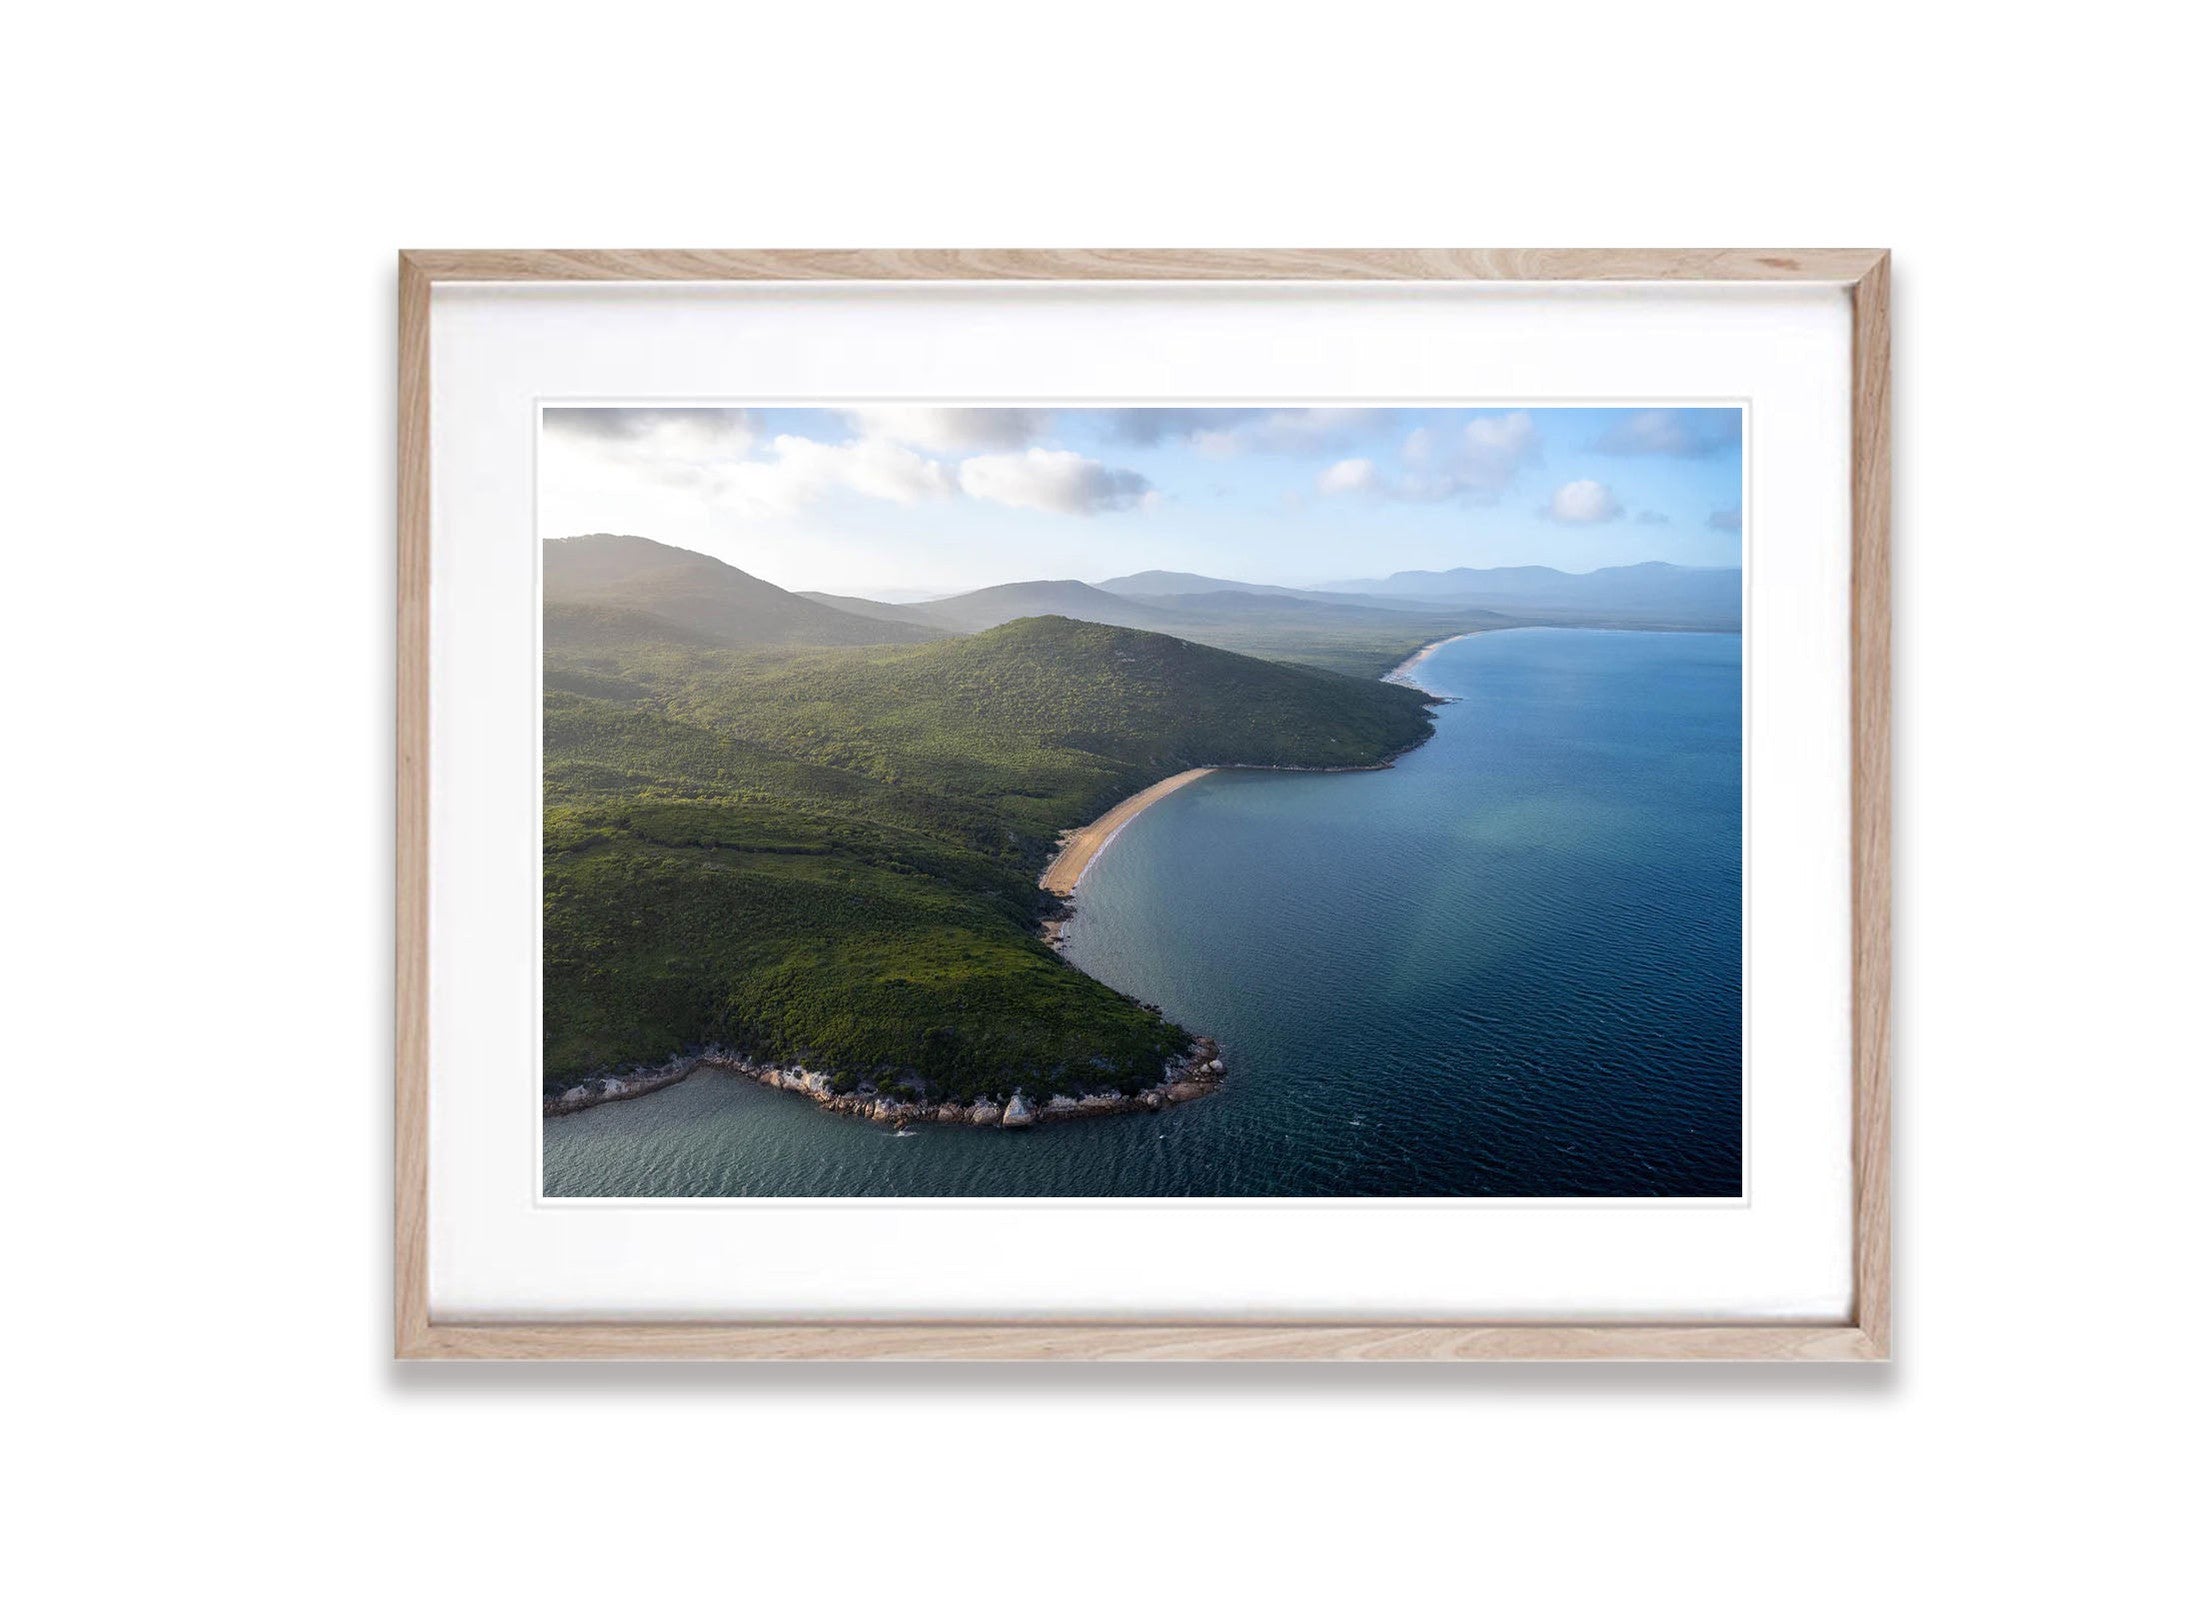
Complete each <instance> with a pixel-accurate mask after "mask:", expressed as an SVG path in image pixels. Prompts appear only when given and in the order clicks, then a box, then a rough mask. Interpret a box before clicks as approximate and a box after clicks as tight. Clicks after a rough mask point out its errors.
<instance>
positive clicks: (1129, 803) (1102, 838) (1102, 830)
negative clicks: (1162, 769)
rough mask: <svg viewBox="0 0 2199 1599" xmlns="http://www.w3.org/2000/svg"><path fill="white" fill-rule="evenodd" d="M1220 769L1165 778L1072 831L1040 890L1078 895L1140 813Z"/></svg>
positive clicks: (1193, 770)
mask: <svg viewBox="0 0 2199 1599" xmlns="http://www.w3.org/2000/svg"><path fill="white" fill-rule="evenodd" d="M1220 770H1221V768H1220V767H1218V766H1194V767H1192V768H1191V769H1190V770H1188V771H1183V772H1178V773H1177V774H1176V775H1175V776H1173V777H1164V778H1162V779H1161V780H1160V781H1159V782H1158V783H1154V784H1152V785H1150V786H1149V787H1146V788H1141V789H1139V790H1138V791H1137V792H1136V793H1135V794H1133V795H1131V796H1130V797H1129V798H1128V799H1126V800H1124V801H1123V802H1122V803H1121V804H1119V805H1116V806H1114V807H1112V808H1111V809H1109V810H1108V811H1107V812H1105V813H1104V814H1103V815H1102V816H1101V817H1100V818H1099V819H1098V820H1097V821H1094V822H1088V823H1086V824H1085V825H1084V826H1082V827H1072V828H1070V829H1069V830H1068V831H1067V832H1065V833H1063V834H1062V835H1061V837H1060V846H1061V847H1060V848H1059V849H1057V850H1056V851H1055V852H1054V858H1053V859H1052V860H1050V861H1048V862H1047V863H1046V870H1045V871H1044V872H1042V873H1040V874H1039V879H1038V886H1039V887H1040V888H1043V889H1045V890H1046V891H1047V892H1048V893H1049V894H1059V895H1061V896H1062V897H1063V898H1067V897H1068V896H1069V895H1071V894H1073V893H1075V892H1076V889H1077V883H1078V882H1079V881H1080V880H1081V879H1082V878H1083V876H1084V874H1085V872H1086V871H1087V870H1089V869H1090V867H1091V865H1092V862H1093V861H1095V860H1097V859H1098V858H1099V852H1100V851H1101V850H1103V849H1105V848H1106V847H1107V844H1108V841H1109V840H1110V839H1112V838H1113V837H1114V836H1115V835H1116V834H1117V833H1119V832H1121V831H1122V830H1123V829H1124V828H1125V827H1128V826H1129V825H1130V823H1131V822H1132V821H1134V820H1136V818H1137V816H1138V813H1139V812H1141V811H1143V810H1144V809H1145V808H1146V807H1147V806H1149V805H1151V804H1153V803H1154V802H1155V801H1157V800H1162V799H1166V798H1167V797H1168V796H1169V795H1171V794H1173V793H1175V792H1176V790H1178V789H1179V788H1184V787H1187V786H1189V785H1190V784H1192V783H1196V782H1197V781H1198V780H1199V779H1200V778H1202V777H1207V776H1210V775H1211V774H1213V773H1215V772H1218V771H1220Z"/></svg>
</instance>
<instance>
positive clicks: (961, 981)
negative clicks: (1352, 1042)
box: [543, 569, 1429, 1098]
mask: <svg viewBox="0 0 2199 1599" xmlns="http://www.w3.org/2000/svg"><path fill="white" fill-rule="evenodd" d="M728 570H730V569H728ZM545 666H546V673H547V681H548V691H547V694H546V698H545V707H544V778H545V806H546V810H545V828H544V846H545V847H544V908H545V919H544V1015H543V1029H544V1060H545V1074H546V1080H547V1083H548V1084H549V1086H552V1087H556V1086H559V1085H561V1084H563V1083H568V1082H571V1081H574V1080H576V1079H577V1078H579V1077H582V1076H585V1075H587V1074H588V1073H589V1072H591V1071H598V1070H602V1069H604V1068H606V1067H610V1066H615V1065H620V1064H625V1063H630V1062H644V1061H652V1060H656V1059H659V1058H662V1057H663V1056H664V1055H666V1054H668V1053H671V1052H673V1051H676V1050H680V1049H685V1048H690V1047H693V1046H694V1045H697V1044H700V1043H704V1042H721V1043H728V1044H734V1045H737V1046H739V1047H743V1048H746V1049H749V1050H751V1051H754V1052H757V1053H760V1054H764V1055H767V1056H769V1057H771V1058H774V1059H781V1060H790V1059H801V1060H804V1061H807V1062H809V1063H811V1064H814V1065H819V1066H823V1067H826V1068H829V1069H831V1070H833V1071H834V1072H835V1073H836V1074H837V1075H838V1076H840V1077H841V1078H843V1079H844V1081H845V1083H846V1085H847V1086H850V1087H852V1086H854V1085H855V1084H856V1083H858V1082H859V1081H866V1080H867V1081H870V1082H873V1083H876V1084H878V1085H879V1086H880V1087H901V1088H914V1087H915V1086H917V1085H918V1084H919V1083H921V1084H922V1085H923V1086H924V1087H926V1088H927V1089H928V1090H929V1091H931V1092H932V1093H934V1094H935V1095H949V1096H954V1097H964V1098H966V1097H969V1096H972V1095H974V1094H976V1093H979V1092H987V1091H990V1092H996V1093H999V1092H1006V1091H1009V1090H1012V1089H1015V1088H1019V1087H1020V1088H1023V1089H1026V1090H1028V1091H1032V1092H1055V1091H1081V1090H1086V1089H1093V1088H1104V1087H1117V1088H1122V1089H1126V1090H1127V1089H1134V1088H1138V1087H1143V1086H1145V1085H1146V1084H1148V1083H1150V1082H1151V1081H1153V1080H1154V1079H1155V1078H1156V1076H1157V1074H1158V1070H1159V1067H1160V1064H1161V1062H1162V1061H1164V1060H1165V1059H1166V1058H1167V1057H1168V1056H1169V1055H1170V1054H1172V1053H1174V1052H1175V1051H1176V1050H1178V1049H1180V1048H1181V1047H1182V1046H1183V1044H1184V1042H1185V1039H1184V1035H1183V1034H1182V1032H1181V1030H1180V1029H1178V1028H1176V1027H1175V1026H1174V1025H1173V1024H1171V1023H1169V1022H1167V1021H1166V1020H1164V1019H1163V1018H1161V1017H1159V1016H1157V1015H1155V1014H1153V1013H1152V1012H1150V1011H1148V1010H1145V1009H1144V1008H1142V1007H1141V1006H1139V1005H1138V1004H1136V1003H1135V1002H1133V1001H1132V1000H1130V999H1128V998H1126V997H1124V996H1123V995H1120V994H1117V993H1115V992H1114V991H1112V990H1110V989H1108V988H1106V987H1104V986H1103V985H1101V984H1100V983H1098V982H1096V981H1094V980H1093V979H1091V978H1089V977H1086V976H1085V975H1084V974H1083V973H1081V972H1079V971H1077V970H1076V969H1075V968H1073V967H1071V966H1069V965H1067V964H1066V963H1064V962H1063V961H1061V960H1060V959H1058V958H1057V957H1056V956H1055V955H1054V954H1053V953H1052V952H1051V951H1050V950H1048V949H1047V948H1046V947H1045V945H1043V944H1042V943H1041V942H1040V941H1039V939H1038V938H1037V936H1036V933H1037V925H1038V922H1039V919H1040V918H1041V916H1042V915H1044V914H1046V913H1047V912H1048V911H1049V910H1051V909H1052V908H1053V901H1052V900H1051V899H1050V897H1049V896H1047V895H1046V894H1045V893H1044V892H1043V891H1042V890H1041V889H1040V888H1039V887H1038V883H1037V877H1038V873H1039V870H1040V868H1041V867H1042V866H1043V864H1044V862H1045V860H1046V858H1047V857H1048V855H1049V854H1050V853H1051V851H1052V848H1053V844H1054V839H1055V836H1056V834H1057V833H1058V832H1059V831H1060V830H1061V829H1063V828H1065V827H1070V826H1074V825H1078V824H1081V823H1083V822H1086V821H1089V820H1091V819H1092V818H1094V817H1095V816H1097V815H1099V814H1100V813H1101V812H1102V811H1104V810H1105V809H1106V808H1107V807H1108V806H1110V805H1112V804H1113V803H1114V802H1115V801H1117V800H1119V799H1121V798H1123V797H1125V796H1126V795H1128V794H1131V793H1134V792H1135V791H1136V790H1138V789H1139V788H1142V787H1144V786H1145V785H1146V784H1148V783H1151V782H1153V781H1154V780H1156V779H1157V778H1159V777H1162V776H1165V775H1167V774H1168V773H1170V772H1175V771H1180V770H1183V769H1184V768H1186V767H1190V766H1200V765H1222V764H1258V765H1265V764H1277V765H1361V764H1368V763H1371V762H1374V761H1377V760H1381V759H1383V758H1386V757H1388V756H1390V755H1393V754H1395V753H1396V752H1398V751H1399V750H1401V749H1404V748H1406V747H1409V746H1410V745H1412V744H1413V743H1416V742H1417V741H1418V740H1419V739H1420V738H1422V737H1424V736H1425V734H1426V731H1427V727H1428V716H1427V707H1428V704H1429V702H1428V701H1427V699H1426V698H1425V697H1424V696H1422V695H1420V694H1418V693H1417V692H1415V691H1413V690H1410V689H1405V688H1401V687H1398V686H1396V685H1391V684H1383V683H1376V682H1368V681H1357V680H1353V679H1348V678H1344V677H1339V676H1337V675H1335V674H1333V673H1329V672H1325V671H1321V670H1317V669H1313V668H1308V667H1301V666H1292V665H1285V664H1278V663H1275V662H1269V661H1260V660H1253V659H1250V658H1247V657H1244V656H1239V655H1232V654H1229V653H1226V652H1224V651H1221V650H1216V649H1210V648H1206V647H1203V646H1201V645H1197V644H1192V643H1187V642H1185V641H1183V640H1181V639H1176V638H1171V637H1166V636H1162V635H1159V634H1154V633H1147V632H1137V631H1130V630H1126V629H1121V628H1115V627H1108V626H1103V625H1097V624H1092V623H1083V622H1076V621H1071V620H1067V619H1064V618H1061V617H1042V618H1035V619H1029V620H1021V621H1017V622H1013V623H1010V624H1008V625H1005V626H1002V627H998V628H994V629H992V630H990V631H988V632H985V633H981V634H978V635H976V636H974V637H968V638H956V639H947V640H941V641H939V642H933V643H924V644H915V645H898V646H881V647H876V648H869V649H784V650H728V649H722V648H715V647H710V646H704V645H698V644H696V643H694V642H693V640H692V638H691V637H679V636H672V635H660V636H653V637H646V638H635V639H631V640H628V639H622V638H619V637H616V636H612V635H610V634H607V633H604V632H602V631H601V630H598V631H596V632H594V633H590V634H587V635H586V636H582V635H581V634H580V633H579V632H578V630H574V631H572V632H569V633H567V634H566V635H565V636H563V637H553V638H552V639H550V641H549V642H548V644H547V659H546V663H545Z"/></svg>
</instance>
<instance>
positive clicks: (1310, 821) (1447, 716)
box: [543, 628, 1741, 1196]
mask: <svg viewBox="0 0 2199 1599" xmlns="http://www.w3.org/2000/svg"><path fill="white" fill-rule="evenodd" d="M1740 644H1741V641H1740V639H1739V638H1738V637H1736V636H1734V635H1730V634H1698V633H1602V632H1585V631H1575V630H1566V629H1539V628H1538V629H1529V630H1522V631H1518V632H1507V633H1489V634H1482V635H1478V636H1476V637H1473V638H1468V639H1463V640H1460V641H1458V642H1456V643H1452V644H1447V645H1445V646H1443V647H1442V648H1440V649H1439V650H1437V651H1436V652H1435V654H1434V655H1433V656H1431V657H1430V658H1429V659H1428V660H1427V661H1426V662H1424V663H1423V664H1422V665H1421V667H1420V668H1419V670H1418V672H1417V674H1416V675H1417V676H1418V679H1419V681H1420V682H1421V683H1423V684H1424V685H1425V686H1426V687H1427V688H1429V689H1430V690H1432V691H1434V692H1436V693H1439V694H1446V695H1453V696H1456V697H1457V703H1455V704H1450V705H1446V706H1443V707H1442V708H1441V709H1440V711H1439V712H1438V713H1437V724H1436V729H1437V730H1436V735H1435V737H1434V738H1433V739H1432V740H1430V741H1429V742H1428V743H1427V744H1426V745H1424V746H1422V747H1421V748H1420V749H1419V750H1416V751H1415V752H1413V753H1412V754H1410V755H1408V756H1406V757H1405V758H1404V759H1403V760H1402V761H1400V762H1399V763H1398V765H1397V766H1396V767H1395V768H1394V769H1393V770H1390V771H1384V772H1366V773H1342V774H1315V773H1282V772H1222V773H1217V774H1216V775H1214V776H1212V777H1209V778H1205V779H1203V780H1202V781H1200V782H1197V783H1194V784H1192V785H1191V786H1190V787H1188V788H1186V789H1183V790H1181V791H1179V792H1178V793H1176V794H1173V795H1171V796H1170V797H1168V798H1167V799H1165V800H1163V801H1161V802H1160V803H1159V804H1157V805H1155V806H1154V807H1153V808H1152V809H1151V810H1149V811H1147V812H1146V813H1145V814H1144V815H1142V816H1140V817H1139V818H1138V819H1137V820H1136V821H1135V822H1133V823H1132V824H1131V825H1130V826H1129V827H1128V828H1126V829H1125V830H1124V831H1122V832H1121V833H1119V834H1117V835H1116V836H1115V838H1114V840H1113V841H1112V842H1111V843H1110V844H1109V845H1108V847H1107V849H1106V850H1105V851H1104V852H1103V853H1102V855H1101V856H1100V858H1099V860H1098V861H1097V862H1096V863H1095V864H1094V865H1093V866H1092V868H1091V869H1090V870H1089V871H1088V872H1087V873H1086V874H1085V878H1084V881H1083V884H1082V886H1081V887H1080V888H1079V890H1078V893H1077V904H1078V910H1077V914H1076V916H1075V918H1074V919H1073V920H1072V921H1071V922H1070V924H1069V937H1068V945H1067V952H1068V954H1069V957H1070V958H1071V959H1072V960H1074V961H1075V962H1076V963H1077V964H1078V965H1079V966H1081V967H1083V968H1084V969H1085V970H1087V971H1089V972H1091V973H1092V974H1093V975H1094V976H1096V977H1098V978H1100V979H1101V980H1102V981H1104V982H1106V983H1109V984H1111V985H1112V986H1114V987H1115V988H1118V989H1120V990H1122V991H1123V992H1125V993H1128V994H1134V995H1136V996H1138V997H1139V998H1141V999H1147V1000H1151V1001H1153V1002H1155V1003H1157V1004H1158V1005H1160V1006H1161V1007H1162V1008H1163V1009H1164V1010H1165V1011H1166V1012H1167V1013H1168V1014H1169V1015H1170V1016H1171V1017H1173V1018H1175V1019H1176V1020H1177V1021H1180V1022H1182V1023H1183V1024H1184V1025H1185V1026H1187V1027H1189V1028H1191V1029H1192V1030H1193V1031H1195V1032H1200V1033H1206V1034H1210V1035H1212V1036H1213V1037H1215V1038H1218V1039H1220V1040H1221V1041H1222V1045H1223V1055H1224V1058H1225V1059H1226V1060H1227V1062H1228V1064H1229V1068H1230V1075H1229V1084H1228V1086H1227V1087H1226V1088H1224V1089H1223V1090H1222V1092H1221V1093H1219V1094H1216V1095H1214V1096H1212V1097H1211V1098H1208V1099H1204V1100H1200V1101H1197V1102H1195V1103H1193V1104H1190V1105H1186V1106H1182V1107H1179V1108H1177V1109H1173V1110H1169V1111H1165V1112H1163V1113H1161V1114H1159V1115H1130V1116H1119V1117H1109V1118H1102V1119H1099V1120H1095V1121H1081V1122H1069V1123H1063V1124H1055V1125H1048V1126H1042V1127H1038V1128H1035V1129H1032V1130H1030V1131H1028V1132H1015V1133H1004V1132H1000V1131H998V1130H995V1129H973V1128H959V1127H939V1126H928V1127H919V1128H914V1129H911V1130H910V1131H908V1132H906V1133H903V1134H900V1135H898V1136H897V1135H895V1134H894V1133H893V1132H892V1131H891V1130H890V1129H885V1128H881V1127H879V1126H877V1125H876V1124H874V1123H870V1122H856V1121H848V1120H843V1119H841V1118H840V1117H837V1116H833V1115H830V1114H828V1113H826V1112H824V1111H821V1110H818V1109H817V1108H816V1107H815V1106H813V1105H812V1104H810V1103H809V1102H808V1101H807V1100H804V1099H801V1098H798V1097H796V1096H794V1095H791V1094H784V1093H780V1092H777V1091H775V1090H772V1089H767V1088H762V1087H759V1086H757V1085H756V1084H753V1083H750V1082H748V1081H747V1080H746V1079H744V1078H738V1077H734V1076H732V1075H730V1074H728V1073H721V1072H713V1071H709V1070H704V1071H701V1072H698V1073H696V1074H695V1075H694V1076H693V1077H691V1078H689V1079H688V1080H687V1081H686V1082H684V1083H681V1084H679V1085H677V1086H675V1087H673V1088H669V1089H666V1090H664V1091H663V1092H662V1093H658V1094H652V1095H650V1096H648V1097H646V1098H643V1099H638V1100H635V1101H633V1102H632V1103H630V1104H625V1105H608V1106H604V1107H602V1108H600V1109H596V1110H590V1111H586V1112H584V1113H582V1114H580V1115H577V1116H567V1117H561V1118H558V1119H556V1120H553V1121H550V1122H547V1123H546V1124H545V1125H544V1134H543V1139H544V1184H545V1192H547V1193H549V1194H551V1195H556V1196H575V1195H621V1196H629V1195H652V1196H673V1195H680V1196H695V1195H736V1194H775V1195H828V1194H830V1195H861V1194H870V1195H1144V1196H1154V1195H1159V1196H1166V1195H1202V1194H1204V1195H1218V1194H1219V1195H1249V1196H1295V1195H1387V1196H1430V1195H1516V1196H1524V1195H1724V1194H1738V1193H1739V1192H1740V1191H1741V650H1740Z"/></svg>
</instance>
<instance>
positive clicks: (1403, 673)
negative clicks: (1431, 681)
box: [1382, 633, 1473, 693]
mask: <svg viewBox="0 0 2199 1599" xmlns="http://www.w3.org/2000/svg"><path fill="white" fill-rule="evenodd" d="M1471 637H1473V635H1472V634H1471V633H1453V634H1452V635H1451V636H1450V637H1449V638H1439V639H1437V640H1436V641H1435V642H1434V643H1433V644H1423V645H1421V646H1420V648H1419V649H1417V650H1414V651H1413V652H1412V654H1410V655H1408V656H1406V657H1405V658H1404V659H1403V660H1402V661H1399V662H1398V663H1397V664H1396V665H1395V666H1393V667H1391V668H1390V669H1389V670H1388V671H1387V672H1384V673H1383V674H1382V681H1383V682H1385V683H1403V684H1405V685H1407V686H1408V687H1410V688H1417V689H1419V690H1420V691H1421V692H1422V693H1426V692H1427V685H1426V684H1424V683H1422V682H1421V681H1420V680H1419V679H1418V678H1417V677H1415V676H1413V672H1414V670H1415V669H1416V668H1417V667H1418V666H1419V665H1420V664H1421V663H1422V662H1423V661H1425V660H1427V658H1428V657H1429V656H1431V655H1433V654H1434V653H1435V652H1436V651H1437V650H1440V649H1441V648H1443V646H1444V645H1446V644H1456V643H1457V642H1458V641H1459V640H1460V639H1462V638H1471Z"/></svg>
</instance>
